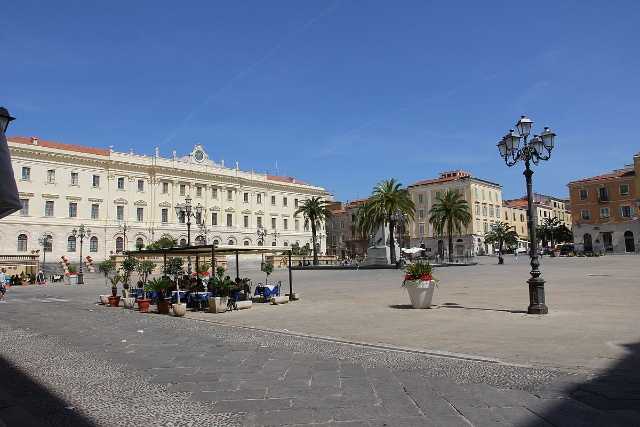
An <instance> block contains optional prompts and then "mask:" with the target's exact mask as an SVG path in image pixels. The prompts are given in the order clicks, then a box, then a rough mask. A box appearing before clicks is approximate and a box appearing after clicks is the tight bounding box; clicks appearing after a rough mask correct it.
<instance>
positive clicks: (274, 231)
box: [271, 229, 280, 246]
mask: <svg viewBox="0 0 640 427" xmlns="http://www.w3.org/2000/svg"><path fill="white" fill-rule="evenodd" d="M271 235H272V236H273V243H275V244H274V245H273V246H278V239H279V238H280V233H278V231H277V230H275V229H274V230H273V231H272V232H271Z"/></svg>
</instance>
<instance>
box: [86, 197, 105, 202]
mask: <svg viewBox="0 0 640 427" xmlns="http://www.w3.org/2000/svg"><path fill="white" fill-rule="evenodd" d="M87 200H89V201H90V202H95V203H102V199H94V198H93V197H89V198H88V199H87Z"/></svg>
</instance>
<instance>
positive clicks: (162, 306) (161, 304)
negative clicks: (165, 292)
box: [158, 299, 171, 314]
mask: <svg viewBox="0 0 640 427" xmlns="http://www.w3.org/2000/svg"><path fill="white" fill-rule="evenodd" d="M170 305H171V304H170V303H169V301H167V300H163V299H161V300H158V313H159V314H169V307H170Z"/></svg>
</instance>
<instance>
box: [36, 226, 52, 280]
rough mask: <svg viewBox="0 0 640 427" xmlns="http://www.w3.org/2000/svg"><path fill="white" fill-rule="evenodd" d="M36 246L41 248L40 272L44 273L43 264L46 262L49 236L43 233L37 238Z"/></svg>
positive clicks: (49, 241)
mask: <svg viewBox="0 0 640 427" xmlns="http://www.w3.org/2000/svg"><path fill="white" fill-rule="evenodd" d="M38 244H39V245H40V246H42V272H43V273H44V269H45V263H46V262H47V249H48V248H49V245H50V244H51V236H50V235H48V234H47V233H44V234H43V235H42V236H40V237H38Z"/></svg>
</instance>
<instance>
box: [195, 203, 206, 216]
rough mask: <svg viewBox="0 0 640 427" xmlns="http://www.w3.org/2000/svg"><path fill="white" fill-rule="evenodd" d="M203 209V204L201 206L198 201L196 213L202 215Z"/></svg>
mask: <svg viewBox="0 0 640 427" xmlns="http://www.w3.org/2000/svg"><path fill="white" fill-rule="evenodd" d="M203 209H204V206H202V205H201V204H200V203H198V204H197V205H196V214H198V215H202V210H203Z"/></svg>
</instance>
